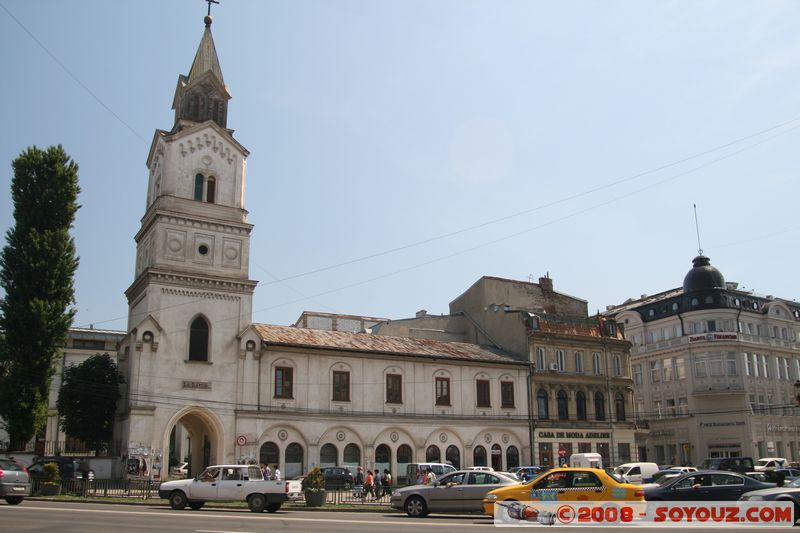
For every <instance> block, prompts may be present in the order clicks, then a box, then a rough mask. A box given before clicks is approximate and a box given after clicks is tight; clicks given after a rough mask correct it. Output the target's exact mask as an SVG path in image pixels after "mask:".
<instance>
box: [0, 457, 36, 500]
mask: <svg viewBox="0 0 800 533" xmlns="http://www.w3.org/2000/svg"><path fill="white" fill-rule="evenodd" d="M30 491H31V478H30V475H28V471H27V470H25V467H24V466H22V465H21V464H19V463H18V462H16V461H12V460H11V459H0V498H4V499H5V500H6V502H8V503H9V504H10V505H17V504H19V503H22V500H23V499H24V498H25V496H27V495H28V494H29V493H30Z"/></svg>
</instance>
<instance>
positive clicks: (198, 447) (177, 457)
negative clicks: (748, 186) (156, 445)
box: [162, 409, 221, 479]
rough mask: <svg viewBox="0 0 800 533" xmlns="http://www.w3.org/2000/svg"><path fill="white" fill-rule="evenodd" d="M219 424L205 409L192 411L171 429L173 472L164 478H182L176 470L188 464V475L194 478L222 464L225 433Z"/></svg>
mask: <svg viewBox="0 0 800 533" xmlns="http://www.w3.org/2000/svg"><path fill="white" fill-rule="evenodd" d="M219 427H220V426H219V424H218V423H216V420H215V419H214V418H213V417H212V415H210V414H209V413H207V412H205V411H203V410H199V409H198V410H189V411H187V412H186V413H184V414H183V415H182V416H180V418H178V420H177V421H175V422H174V424H173V425H172V427H171V428H170V430H169V450H168V452H167V453H168V455H167V457H169V463H168V464H169V469H168V470H166V471H165V472H163V474H162V479H167V478H169V477H179V474H178V473H177V472H176V473H175V474H173V467H181V466H183V465H184V463H186V476H187V477H193V476H195V475H197V474H199V473H200V472H202V471H203V469H204V468H205V467H207V466H209V465H213V464H216V463H218V462H219V459H220V454H221V449H220V446H221V444H220V442H221V441H220V438H221V430H220V429H219Z"/></svg>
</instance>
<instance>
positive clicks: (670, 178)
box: [92, 117, 800, 324]
mask: <svg viewBox="0 0 800 533" xmlns="http://www.w3.org/2000/svg"><path fill="white" fill-rule="evenodd" d="M798 121H800V117H796V118H793V119H791V120H787V121H784V122H782V123H780V124H778V125H776V126H772V127H770V128H766V129H763V130H761V131H759V132H757V133H753V134H751V135H747V136H744V137H741V138H739V139H736V140H733V141H730V142H727V143H725V144H722V145H719V146H717V147H715V148H711V149H709V150H706V151H704V152H701V153H700V154H696V155H694V156H689V157H686V158H683V159H681V160H679V161H676V162H673V163H669V164H666V165H662V166H661V167H658V168H657V169H653V170H650V171H645V172H641V173H639V174H636V175H633V176H629V177H627V178H623V179H621V180H617V181H615V182H612V183H609V184H606V185H603V186H600V187H595V188H593V189H589V190H586V191H584V192H581V193H578V194H574V195H571V196H568V197H564V198H561V199H558V200H554V201H552V202H547V203H544V204H541V205H540V206H537V207H534V208H532V209H528V210H525V211H520V212H518V213H515V214H513V215H508V216H505V217H501V218H498V219H494V220H491V221H488V222H484V223H482V224H478V225H473V226H469V227H467V228H462V229H460V230H456V231H453V232H450V233H447V234H442V235H439V236H436V237H431V238H429V239H425V240H422V241H417V242H416V243H412V244H408V245H405V246H401V247H396V248H393V249H390V250H386V251H383V252H378V253H377V254H372V255H369V256H363V257H361V258H357V259H353V260H350V261H346V262H343V263H338V264H336V265H331V266H329V267H323V268H322V269H316V270H313V271H307V272H305V273H302V274H296V275H293V276H286V277H283V278H277V279H276V280H275V281H272V282H267V283H265V284H263V285H272V284H274V283H283V282H285V281H287V280H291V279H296V278H299V277H302V276H306V275H310V274H313V273H317V272H321V271H323V270H331V269H333V268H338V267H340V266H345V265H349V264H353V263H356V262H359V261H364V260H367V259H371V258H374V257H378V256H381V255H387V254H390V253H393V252H396V251H400V250H404V249H407V248H411V247H413V246H418V245H421V244H425V243H428V242H432V241H434V240H439V239H443V238H446V237H448V236H453V235H457V234H459V233H464V232H467V231H471V230H473V229H477V228H480V227H484V226H487V225H490V224H493V223H495V222H500V221H503V220H507V219H509V218H512V217H515V216H520V215H522V214H526V213H529V212H532V211H535V210H538V209H543V208H545V207H550V206H553V205H557V204H560V203H563V202H566V201H569V200H573V199H576V198H579V197H582V196H586V195H587V194H591V193H593V192H597V191H600V190H604V189H607V188H610V187H613V186H615V185H618V184H620V183H623V182H627V181H631V180H635V179H638V178H640V177H642V176H645V175H648V174H652V173H654V172H657V171H659V170H663V169H665V168H669V167H672V166H676V165H678V164H680V163H683V162H686V161H690V160H692V159H697V158H698V157H700V156H702V155H707V154H710V153H713V152H716V151H719V150H722V149H724V148H728V147H731V146H733V145H736V144H738V143H741V142H742V141H744V140H748V139H753V138H756V137H759V136H763V135H764V134H765V133H769V132H775V133H774V134H772V135H770V136H767V137H766V138H763V139H761V140H758V141H755V142H753V143H751V144H748V145H746V146H744V147H741V148H739V149H737V150H735V151H732V152H729V153H726V154H724V155H722V156H719V157H717V158H715V159H712V160H709V161H706V162H703V163H701V164H698V165H696V166H694V167H692V168H690V169H688V170H684V171H681V172H679V173H677V174H673V175H671V176H668V177H667V178H664V179H661V180H658V181H655V182H653V183H651V184H649V185H646V186H643V187H640V188H639V189H636V190H633V191H630V192H628V193H625V194H622V195H619V196H616V197H614V198H611V199H610V200H606V201H603V202H601V203H598V204H594V205H592V206H589V207H586V208H584V209H580V210H578V211H575V212H573V213H570V214H567V215H564V216H562V217H558V218H556V219H553V220H550V221H549V222H545V223H542V224H539V225H537V226H533V227H531V228H528V229H525V230H522V231H518V232H515V233H512V234H509V235H506V236H504V237H500V238H497V239H493V240H490V241H487V242H484V243H482V244H478V245H476V246H472V247H469V248H466V249H462V250H460V251H456V252H454V253H451V254H447V255H444V256H440V257H437V258H434V259H431V260H428V261H424V262H422V263H417V264H415V265H411V266H408V267H405V268H401V269H398V270H395V271H392V272H389V273H386V274H382V275H378V276H375V277H372V278H368V279H364V280H361V281H358V282H354V283H351V284H348V285H343V286H340V287H337V288H334V289H330V290H327V291H323V292H320V293H316V294H313V295H311V296H309V297H303V298H300V299H296V300H291V301H286V302H283V303H280V304H276V305H272V306H269V307H264V308H261V309H257V310H253V314H257V313H261V312H264V311H269V310H272V309H277V308H280V307H284V306H287V305H293V304H296V303H300V302H303V301H306V300H310V299H312V298H319V297H321V296H326V295H328V294H332V293H335V292H339V291H342V290H346V289H351V288H353V287H357V286H360V285H365V284H367V283H371V282H375V281H379V280H381V279H384V278H388V277H392V276H395V275H398V274H402V273H405V272H408V271H411V270H416V269H418V268H422V267H425V266H428V265H431V264H433V263H437V262H441V261H444V260H447V259H452V258H454V257H457V256H459V255H463V254H465V253H469V252H472V251H475V250H478V249H481V248H484V247H487V246H490V245H492V244H497V243H499V242H503V241H506V240H509V239H512V238H515V237H518V236H520V235H524V234H526V233H530V232H532V231H535V230H538V229H542V228H544V227H547V226H550V225H552V224H555V223H558V222H563V221H564V220H567V219H570V218H574V217H576V216H578V215H581V214H584V213H587V212H589V211H591V210H594V209H597V208H599V207H603V206H606V205H609V204H611V203H614V202H617V201H619V200H622V199H625V198H628V197H630V196H633V195H635V194H639V193H641V192H643V191H646V190H648V189H651V188H653V187H656V186H658V185H662V184H664V183H668V182H670V181H673V180H675V179H677V178H680V177H683V176H686V175H688V174H691V173H693V172H697V171H698V170H701V169H703V168H706V167H709V166H711V165H713V164H716V163H718V162H720V161H723V160H726V159H730V158H732V157H735V156H737V155H739V154H741V153H742V152H745V151H747V150H750V149H752V148H755V147H757V146H760V145H762V144H764V143H766V142H769V141H771V140H773V139H775V138H777V137H779V136H782V135H785V134H787V133H791V132H793V131H795V130H796V129H798V128H800V124H795V125H793V126H791V127H789V128H785V127H786V126H787V125H789V124H793V123H796V122H798ZM781 128H784V129H783V130H782V131H777V130H780V129H781ZM198 301H201V300H199V299H198V300H190V301H187V302H182V303H178V304H174V305H171V306H166V307H164V308H161V309H169V308H173V307H180V306H182V305H190V304H192V303H196V302H198ZM159 310H160V309H159ZM126 318H127V315H126V316H121V317H116V318H110V319H107V320H100V321H94V322H92V324H105V323H109V322H116V321H118V320H123V319H126ZM228 320H230V319H228Z"/></svg>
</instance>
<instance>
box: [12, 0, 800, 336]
mask: <svg viewBox="0 0 800 533" xmlns="http://www.w3.org/2000/svg"><path fill="white" fill-rule="evenodd" d="M205 10H206V4H205V3H204V2H203V1H202V0H171V1H168V2H165V1H156V0H141V1H138V2H109V1H107V0H94V1H90V0H74V1H71V2H63V1H56V0H39V1H35V2H32V1H29V0H0V43H2V48H3V50H5V53H4V56H3V61H2V69H3V77H2V79H3V92H2V94H3V97H2V98H0V112H2V116H3V126H4V127H3V128H2V129H0V139H1V140H2V142H0V163H2V168H3V169H4V170H3V171H2V172H0V188H1V189H2V190H3V191H6V192H5V193H4V194H2V195H0V229H2V230H3V231H5V230H6V229H7V228H8V227H9V226H10V225H11V224H12V222H13V221H12V215H11V204H10V195H9V194H8V187H9V183H10V179H11V168H10V163H11V161H12V160H13V159H14V158H15V157H16V156H17V155H18V154H19V153H20V152H21V151H22V150H23V149H25V147H27V146H30V145H37V146H41V147H44V146H48V145H51V144H57V143H61V144H63V145H64V147H65V148H66V150H67V151H68V153H70V154H71V155H72V157H73V158H74V159H75V160H76V161H77V162H78V164H79V165H80V181H81V188H82V193H81V196H80V203H81V204H82V206H83V207H82V208H81V209H80V211H79V212H78V217H77V221H76V224H75V230H74V235H75V238H76V242H77V246H78V253H79V255H80V258H81V266H80V269H79V271H78V273H77V277H76V299H77V304H76V305H77V309H78V315H77V319H76V325H78V326H88V325H89V324H94V325H95V327H102V328H108V329H124V328H125V317H126V314H127V303H126V301H125V297H124V294H123V292H124V291H125V289H126V288H127V287H128V286H129V285H130V283H131V282H132V281H133V270H134V252H135V247H134V241H133V236H134V234H135V233H136V231H137V229H138V227H139V219H140V218H141V216H142V215H143V214H144V208H145V194H146V185H147V169H146V168H145V160H146V157H147V151H148V148H149V143H150V140H151V138H152V135H153V131H154V130H155V129H156V128H163V129H169V128H170V127H171V126H172V121H173V112H172V110H171V109H170V108H171V103H172V97H173V92H174V89H175V84H176V82H177V77H178V75H179V74H188V71H189V67H190V66H191V62H192V59H193V57H194V53H195V51H196V48H197V45H198V44H199V42H200V37H201V36H202V32H203V21H202V19H203V16H204V15H205ZM213 15H214V24H213V26H212V30H213V33H214V40H215V43H216V47H217V52H218V55H219V58H220V62H221V65H222V71H223V75H224V77H225V82H226V84H227V85H228V86H229V88H230V91H231V93H232V94H233V99H232V101H231V103H230V107H229V116H228V126H229V127H232V128H234V129H235V130H236V132H235V136H236V138H237V139H238V140H239V141H240V142H241V143H242V144H243V145H245V146H246V147H247V148H248V149H249V150H250V152H251V156H250V158H249V160H248V189H247V208H248V210H249V212H250V214H249V222H251V223H252V224H254V225H255V229H254V231H253V233H252V239H251V264H250V273H251V278H253V279H256V280H259V282H260V283H259V287H258V288H257V289H256V294H255V299H254V305H253V311H254V314H253V319H254V321H256V322H265V323H272V324H291V323H293V322H294V321H295V320H296V318H297V317H298V316H299V315H300V313H301V312H302V311H303V310H316V311H323V312H338V313H349V314H363V315H370V316H380V317H387V318H404V317H408V316H413V314H414V312H415V311H417V310H419V309H423V308H424V309H427V310H428V311H429V312H431V313H446V312H447V305H448V303H449V302H450V301H451V300H452V299H454V298H455V297H456V296H458V295H459V294H460V293H461V292H463V291H464V290H465V289H466V288H467V287H468V286H469V285H471V284H472V283H473V282H474V281H476V280H477V279H478V278H480V277H481V276H483V275H493V276H501V277H508V278H513V279H522V280H524V279H528V276H529V275H532V276H533V279H534V281H535V280H536V279H537V278H538V277H539V276H541V275H544V274H545V273H546V272H549V274H550V276H551V277H553V278H554V284H555V288H556V290H559V291H562V292H566V293H568V294H573V295H576V296H579V297H581V298H584V299H586V300H588V302H589V309H590V310H591V311H594V310H596V309H601V310H602V309H604V308H605V306H606V305H609V304H615V303H621V302H622V301H624V300H626V299H627V298H629V297H634V296H636V297H638V296H639V295H641V294H645V293H648V294H652V293H655V292H659V291H662V290H666V289H669V288H673V287H676V286H679V285H680V284H681V282H682V280H683V276H684V274H685V273H686V271H688V269H689V268H690V266H691V259H692V257H694V255H696V252H697V239H696V234H695V225H694V217H693V211H692V204H697V207H698V216H699V220H700V233H701V238H702V247H703V250H704V251H705V253H706V255H708V256H709V257H710V258H711V260H712V264H714V265H715V266H717V267H718V268H719V269H720V270H721V271H722V272H723V274H724V275H725V277H726V279H727V280H728V281H738V282H739V283H740V286H744V287H745V288H746V289H748V290H749V289H754V290H755V291H756V292H758V293H761V294H773V295H776V296H780V297H784V298H788V299H794V298H798V297H800V277H798V275H797V273H796V266H797V264H798V246H797V240H798V239H797V237H798V230H800V220H798V216H797V199H798V192H800V180H798V172H800V150H798V146H800V33H799V32H797V28H796V21H797V20H800V2H791V1H785V2H777V1H776V2H769V1H747V2H745V1H732V0H727V1H720V2H712V1H702V0H700V1H694V2H666V1H659V2H655V1H603V2H590V1H583V2H575V1H558V2H555V1H551V2H537V1H511V0H502V1H499V0H493V1H490V0H474V1H469V0H453V1H447V0H437V1H413V0H404V1H389V0H379V1H368V0H360V1H355V0H353V1H343V0H292V1H280V2H279V1H255V0H253V1H247V0H222V3H221V5H218V6H214V8H213ZM15 19H16V20H15ZM23 27H24V28H23ZM28 32H30V33H28ZM31 34H32V35H33V37H32V36H31ZM34 38H35V40H34ZM37 41H38V43H37ZM39 43H41V45H42V46H43V47H44V48H46V50H45V49H43V47H42V46H40V44H39ZM54 58H55V59H54ZM59 63H60V64H61V65H60V64H59ZM62 65H63V67H65V68H66V70H68V71H69V72H70V73H71V75H72V76H74V78H76V79H77V80H79V81H76V80H75V79H74V78H73V77H72V76H71V75H70V74H68V73H67V72H66V71H65V68H62ZM82 85H83V86H82ZM98 100H99V102H98ZM100 102H102V104H101V103H100ZM115 115H116V116H115ZM370 256H372V257H371V258H369V259H363V258H365V257H370ZM342 263H347V264H345V265H343V266H338V267H335V268H329V267H334V266H335V265H340V264H342ZM311 271H318V272H316V273H313V274H307V273H308V272H311Z"/></svg>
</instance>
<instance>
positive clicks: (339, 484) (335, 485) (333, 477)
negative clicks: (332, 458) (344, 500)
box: [321, 466, 354, 489]
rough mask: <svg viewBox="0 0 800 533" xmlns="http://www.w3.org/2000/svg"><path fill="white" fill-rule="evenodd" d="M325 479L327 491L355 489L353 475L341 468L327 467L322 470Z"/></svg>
mask: <svg viewBox="0 0 800 533" xmlns="http://www.w3.org/2000/svg"><path fill="white" fill-rule="evenodd" d="M321 470H322V475H323V476H324V477H325V488H326V489H351V488H353V485H354V483H353V473H352V472H351V471H349V470H348V469H346V468H344V467H341V466H326V467H323V468H322V469H321Z"/></svg>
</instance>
